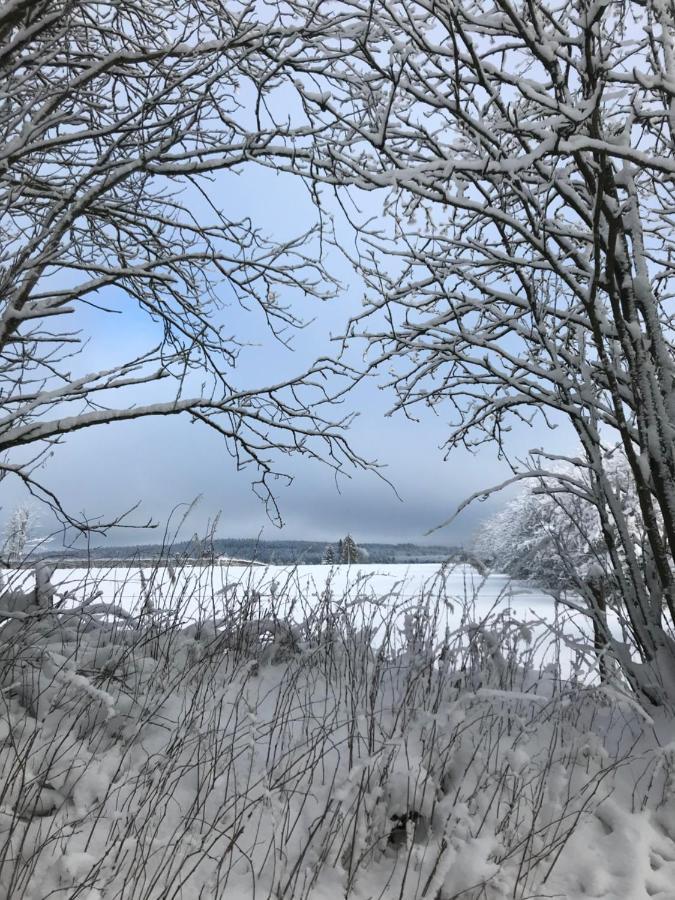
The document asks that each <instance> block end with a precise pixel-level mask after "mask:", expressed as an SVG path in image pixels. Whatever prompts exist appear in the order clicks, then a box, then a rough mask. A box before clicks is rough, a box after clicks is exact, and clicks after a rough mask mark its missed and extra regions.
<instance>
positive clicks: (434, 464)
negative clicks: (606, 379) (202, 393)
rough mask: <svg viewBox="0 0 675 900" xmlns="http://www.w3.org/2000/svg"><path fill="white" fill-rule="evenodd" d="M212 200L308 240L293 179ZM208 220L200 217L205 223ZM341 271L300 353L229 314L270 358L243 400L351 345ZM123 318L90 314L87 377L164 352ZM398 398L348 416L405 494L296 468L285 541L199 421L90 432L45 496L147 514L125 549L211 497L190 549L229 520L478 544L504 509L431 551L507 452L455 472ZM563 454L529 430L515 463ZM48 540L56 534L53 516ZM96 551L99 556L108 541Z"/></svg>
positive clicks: (471, 513)
mask: <svg viewBox="0 0 675 900" xmlns="http://www.w3.org/2000/svg"><path fill="white" fill-rule="evenodd" d="M212 187H213V190H212V192H211V195H212V196H213V197H214V198H215V200H216V202H217V203H219V204H220V205H221V206H222V207H223V208H225V209H226V210H227V211H228V212H229V213H230V214H231V215H232V216H233V217H237V216H240V215H243V214H246V215H250V216H251V218H252V219H253V220H254V221H255V222H256V223H258V224H259V225H260V226H261V227H262V228H263V229H264V230H265V231H266V233H267V234H268V235H269V236H270V237H273V238H277V239H282V238H284V237H287V236H289V235H291V234H293V233H297V232H300V231H302V230H303V226H304V225H305V224H306V222H307V221H308V220H309V216H310V215H311V214H312V210H311V208H310V205H309V201H308V198H307V196H306V194H305V192H304V189H302V188H299V187H298V186H297V185H293V184H291V183H290V181H289V179H287V178H283V177H275V176H274V175H273V173H271V172H269V171H265V170H262V171H261V170H252V171H251V172H250V173H247V174H244V175H241V176H238V177H237V176H232V175H229V176H222V177H220V178H219V179H218V181H217V182H215V183H214V184H213V186H212ZM199 212H200V211H199V210H197V213H198V214H199ZM331 265H332V267H333V270H334V271H336V273H337V274H338V275H339V276H340V277H341V279H342V280H343V282H344V288H343V290H341V292H340V294H339V296H338V297H336V299H335V300H332V301H329V302H328V303H319V302H317V301H304V302H303V303H302V305H301V309H300V313H301V314H302V315H303V317H304V318H305V319H313V320H314V321H313V323H312V324H311V325H310V326H309V327H308V328H307V329H306V330H304V331H302V332H301V333H299V334H298V335H297V336H296V338H295V340H294V350H293V352H291V351H290V350H288V349H287V348H285V347H283V346H282V345H280V344H279V343H278V342H275V341H274V340H273V339H272V338H271V337H270V335H269V333H267V332H266V330H265V328H264V323H263V321H262V319H261V317H260V316H258V315H256V314H255V313H247V312H245V311H243V310H241V309H239V308H238V307H237V306H232V307H231V308H229V309H228V310H227V312H226V313H225V316H226V318H225V321H226V322H227V323H228V330H231V331H232V332H234V333H236V334H237V335H238V336H240V337H242V338H243V339H245V340H247V341H251V342H254V343H256V344H257V346H254V347H251V348H250V349H247V350H246V351H245V353H244V354H243V356H242V367H241V373H240V374H239V375H238V376H237V378H238V384H239V385H240V386H243V387H247V388H248V387H251V386H254V385H256V386H257V385H261V386H262V385H264V384H265V383H274V382H276V381H278V380H279V378H281V377H284V376H287V375H290V374H297V373H299V372H301V371H302V370H303V367H304V366H306V365H307V364H308V363H310V362H311V361H312V360H313V359H314V358H316V356H318V355H321V354H323V353H326V352H330V351H331V350H332V349H333V348H334V343H331V340H330V338H331V336H332V335H336V334H339V333H340V330H341V327H342V324H343V323H344V321H345V320H346V318H347V317H348V316H349V315H350V314H351V313H353V312H354V311H356V310H358V309H359V308H360V306H361V302H362V296H363V292H362V289H361V288H360V286H359V284H358V282H356V281H355V280H354V278H353V277H352V276H351V275H350V273H349V271H348V269H347V267H346V265H345V264H344V262H343V261H341V260H338V259H337V258H333V259H332V261H331ZM112 299H113V301H118V305H119V306H120V308H122V309H123V310H124V312H123V313H122V314H121V315H107V314H105V315H104V314H102V313H97V312H95V311H91V310H88V311H86V312H85V314H84V315H83V317H82V321H81V326H82V327H83V330H84V331H85V332H86V333H88V334H91V336H92V339H91V341H90V343H89V345H88V346H87V347H86V348H85V350H84V352H83V359H82V361H81V364H82V366H83V367H84V366H86V367H91V366H93V367H96V368H102V367H104V366H106V365H107V364H108V363H110V362H114V361H116V360H119V359H121V358H123V357H127V356H131V354H132V353H133V351H134V350H140V349H142V348H143V347H144V346H146V345H147V343H148V340H149V338H151V329H152V326H151V325H150V324H149V323H148V322H147V320H146V319H144V318H143V317H142V316H140V315H139V313H138V312H137V311H135V310H134V309H133V308H131V309H130V307H129V304H128V303H127V302H125V300H124V298H112ZM392 403H393V396H392V395H391V394H389V393H387V392H385V391H383V390H382V389H381V388H380V386H379V385H378V384H377V383H376V382H374V381H373V382H371V383H363V384H361V385H359V387H358V388H357V389H356V390H355V391H354V392H353V394H352V395H351V396H349V397H347V398H346V399H345V403H344V409H343V410H341V412H343V413H346V412H349V411H354V412H358V413H359V415H358V417H357V419H356V420H355V422H354V424H353V426H352V428H351V430H350V432H349V438H350V441H351V443H352V445H353V447H354V448H355V449H356V450H357V452H359V453H360V455H362V456H364V457H367V458H369V459H377V460H378V461H379V462H380V463H381V464H382V466H383V469H382V473H383V474H384V475H385V476H386V478H387V479H389V480H390V481H391V482H392V483H393V485H394V486H395V488H396V491H397V493H398V496H397V493H395V491H394V490H393V489H392V488H391V487H390V486H389V485H388V484H387V483H385V482H384V481H383V480H381V479H379V478H378V477H377V476H376V475H374V474H372V473H363V472H356V473H352V476H353V477H352V478H351V479H350V478H342V479H340V480H339V482H338V483H337V484H336V481H335V478H334V475H333V473H332V472H331V471H330V470H329V469H328V468H327V467H323V466H321V465H319V464H308V463H307V462H305V461H303V460H302V459H300V460H295V461H293V460H290V461H289V460H288V459H285V460H283V466H282V468H284V469H285V470H286V471H289V472H290V473H291V474H292V475H293V476H294V481H293V484H292V485H291V486H290V487H287V486H284V485H282V484H279V489H278V492H277V499H278V502H279V507H280V510H281V514H282V516H283V519H284V522H285V525H284V527H283V529H282V530H281V531H280V530H278V529H277V528H275V527H274V526H273V525H272V523H271V522H270V521H269V519H268V517H267V516H266V513H265V509H264V506H263V504H262V503H261V502H260V501H259V500H258V499H257V498H256V497H255V495H254V494H253V493H252V491H251V487H250V483H251V480H252V479H253V478H254V477H255V476H254V472H253V470H250V471H244V472H237V471H236V469H235V466H234V464H233V461H232V460H231V458H230V456H229V455H228V454H227V452H226V451H225V448H224V446H223V443H222V439H221V438H219V437H218V436H217V435H215V434H214V433H211V432H210V431H209V430H208V429H206V428H204V427H202V426H198V425H192V424H190V422H189V421H188V420H186V419H178V418H170V419H161V420H160V419H154V420H148V421H145V422H133V423H124V424H116V425H114V426H105V427H101V428H98V429H93V430H91V431H88V432H86V431H82V432H78V433H76V434H73V435H72V436H70V437H69V438H68V441H67V443H66V444H65V445H64V446H63V447H62V448H61V449H59V450H58V451H57V453H56V454H55V456H54V458H53V459H52V460H50V461H49V463H48V465H47V468H46V470H45V472H46V478H45V480H46V482H47V484H48V485H49V487H50V488H52V489H53V490H54V491H55V492H56V493H57V494H58V495H59V496H60V497H62V498H66V499H67V506H68V508H69V509H70V510H71V511H73V512H76V513H82V512H84V513H86V514H87V515H88V516H90V517H94V516H104V517H110V516H114V515H117V514H119V513H121V512H123V511H124V510H126V509H128V508H130V507H131V506H133V505H134V504H136V503H140V506H139V508H138V510H137V511H136V512H135V514H134V516H133V518H132V521H135V522H136V523H140V522H143V521H145V520H146V519H148V518H152V519H153V520H154V521H155V522H157V523H159V525H160V528H158V529H157V530H156V531H146V530H142V531H133V532H131V531H126V530H119V531H116V532H115V533H113V534H112V535H111V537H110V540H111V541H113V542H114V543H118V544H127V543H136V542H145V541H152V542H154V541H155V540H159V539H161V525H163V523H165V522H166V520H167V517H168V516H169V515H170V513H171V510H172V509H173V508H174V507H175V506H176V505H177V504H180V503H189V502H190V501H192V500H194V499H195V498H197V497H200V500H199V502H198V504H197V505H196V507H195V509H194V511H193V512H192V514H191V516H190V520H189V522H188V523H187V524H186V532H189V533H185V534H184V536H185V537H189V536H190V535H191V534H192V533H193V532H194V531H197V532H203V530H204V529H205V528H206V526H207V523H208V521H209V520H212V519H213V518H214V517H215V516H216V515H218V514H219V515H220V522H219V527H218V530H217V532H218V535H219V536H222V537H249V536H252V535H262V537H263V538H266V539H276V538H279V537H286V538H289V539H312V540H313V539H316V540H322V541H323V540H326V541H328V540H336V539H337V538H338V537H340V536H341V535H343V534H345V533H346V532H347V531H350V532H351V533H352V534H353V535H354V536H355V538H356V539H357V541H369V540H386V541H404V540H405V541H409V540H410V541H433V542H437V543H444V544H455V543H469V542H470V540H471V537H472V535H473V533H474V532H475V530H476V527H477V525H478V523H479V522H480V520H481V519H482V518H484V517H485V516H486V515H487V514H489V513H490V512H491V511H494V509H495V508H496V507H497V506H498V504H499V503H500V500H499V499H496V498H495V499H493V500H491V501H489V502H487V503H484V504H476V505H475V506H473V507H472V508H471V509H470V510H468V511H467V512H465V513H463V514H462V515H461V516H460V517H459V518H458V519H457V520H456V521H455V522H454V523H453V524H452V525H451V526H449V527H447V528H445V529H443V530H441V531H438V532H436V533H435V534H434V535H433V536H429V537H425V532H427V531H428V530H429V529H431V528H433V527H434V526H436V525H438V524H439V523H440V522H442V521H444V520H445V519H447V518H448V517H449V516H450V515H451V514H452V512H453V511H454V509H455V507H456V506H457V505H458V504H459V503H460V502H461V501H462V500H463V499H465V498H466V497H467V496H468V495H469V494H471V493H473V492H475V491H479V490H481V489H484V488H486V487H489V486H491V485H492V484H494V483H495V482H498V481H500V480H502V479H503V478H506V477H508V475H509V470H508V468H507V467H506V465H505V464H504V463H500V462H499V461H498V460H497V454H496V450H495V449H494V448H490V447H486V448H484V449H483V450H482V451H481V452H480V453H478V454H476V455H470V454H469V453H467V452H462V451H456V452H453V453H452V454H451V455H450V457H449V458H448V460H447V461H444V460H443V451H442V450H441V449H440V446H441V444H442V443H443V441H444V440H445V438H446V437H447V434H448V422H447V418H446V416H445V415H444V411H443V409H440V410H439V415H437V416H434V415H433V414H431V413H428V414H427V415H426V417H423V418H422V420H421V421H419V422H417V423H415V422H410V421H408V420H406V419H405V418H404V417H403V416H402V415H400V414H397V415H394V416H390V417H387V415H386V414H387V412H388V411H389V409H390V408H391V406H392ZM541 446H546V447H547V448H549V449H554V450H556V451H558V452H560V451H565V450H567V449H568V448H570V447H571V446H572V442H571V440H570V438H569V436H567V435H565V433H564V432H563V431H562V429H561V430H559V431H557V432H555V433H554V434H553V435H551V433H549V432H546V431H544V430H543V429H541V428H540V427H538V428H535V429H529V428H525V427H520V428H518V429H516V430H514V432H513V433H512V438H511V445H510V448H509V449H510V451H511V453H512V454H513V455H514V456H524V455H525V454H526V453H527V451H528V450H529V449H531V448H532V447H541ZM4 498H5V499H4V502H5V506H4V509H3V511H2V514H3V515H4V516H5V518H6V517H7V515H8V514H9V513H10V512H11V509H12V507H13V506H14V505H16V504H17V503H18V502H20V501H21V500H22V495H21V491H20V490H19V488H18V487H17V486H12V485H9V484H6V485H5V490H4ZM40 521H41V527H42V529H43V530H44V529H46V528H48V527H49V525H50V521H49V519H48V517H47V516H46V515H45V514H44V513H43V514H42V515H41V519H40ZM96 543H99V541H98V540H97V541H96Z"/></svg>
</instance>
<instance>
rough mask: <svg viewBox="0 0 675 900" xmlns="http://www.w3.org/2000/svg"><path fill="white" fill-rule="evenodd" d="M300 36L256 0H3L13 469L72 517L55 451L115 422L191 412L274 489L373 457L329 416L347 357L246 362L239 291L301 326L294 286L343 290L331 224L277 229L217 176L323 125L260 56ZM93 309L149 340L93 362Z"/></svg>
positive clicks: (3, 350)
mask: <svg viewBox="0 0 675 900" xmlns="http://www.w3.org/2000/svg"><path fill="white" fill-rule="evenodd" d="M288 39H289V32H288V29H286V28H285V27H284V26H283V25H282V24H281V23H280V22H279V20H278V15H275V14H274V13H273V12H270V14H269V15H268V17H267V21H262V20H261V19H260V17H259V16H258V15H257V13H256V11H255V9H254V7H253V5H252V4H250V5H249V4H246V3H241V4H239V3H230V4H227V5H224V4H220V3H212V2H210V0H188V2H182V0H181V2H177V0H169V2H164V0H162V2H155V0H149V2H146V0H143V2H142V3H141V2H134V0H125V2H122V3H118V2H110V3H105V2H104V3H91V2H86V0H56V2H52V0H49V2H45V0H42V2H40V0H38V2H33V0H31V2H26V0H14V2H11V3H6V4H4V5H3V8H2V10H0V78H1V80H2V103H1V105H0V145H1V146H0V243H1V245H2V248H1V250H0V297H1V300H0V302H1V307H0V397H1V398H2V414H1V415H0V474H1V475H2V476H3V477H4V476H7V475H16V476H18V477H19V478H21V479H22V480H23V481H24V482H25V484H26V485H27V486H28V487H29V489H30V490H31V491H32V492H34V493H36V494H37V495H38V496H40V497H41V498H42V499H46V500H47V501H48V502H49V503H50V504H51V505H52V506H53V507H54V508H55V509H56V510H57V511H59V512H60V513H61V515H62V517H63V518H65V520H66V521H69V522H72V519H71V517H70V515H69V513H68V511H67V503H66V504H65V506H66V509H65V510H64V508H63V503H62V501H63V500H64V498H63V497H56V496H54V495H53V494H51V493H50V492H49V491H48V489H47V488H46V487H45V486H44V484H43V483H42V482H41V476H40V475H39V472H38V471H37V469H36V466H37V464H38V463H39V462H41V461H42V460H43V459H44V458H45V456H46V455H47V454H49V453H50V452H51V451H52V450H53V448H54V446H55V445H56V444H58V443H59V442H60V441H61V440H62V439H63V438H64V437H65V436H66V435H68V434H70V433H72V432H74V431H76V430H80V429H83V428H91V427H93V426H96V425H99V424H102V423H111V422H120V421H124V420H131V419H138V418H140V417H143V416H172V415H176V414H180V413H185V414H187V415H189V416H191V417H192V420H193V421H195V422H199V423H203V424H205V425H208V426H209V427H210V428H212V429H214V430H215V431H217V432H218V433H219V434H220V435H222V437H223V438H224V442H225V444H226V446H227V450H228V451H229V452H230V454H232V456H233V457H235V459H236V462H237V463H238V464H239V465H246V464H247V463H251V464H253V465H254V466H255V467H257V469H258V471H259V476H260V482H259V487H260V490H261V493H262V494H263V496H264V497H265V499H268V500H269V499H273V498H271V495H270V494H269V491H268V487H267V483H268V479H269V477H270V475H271V474H272V473H273V466H274V464H275V463H274V460H275V457H277V456H278V455H279V454H280V453H284V452H291V451H292V452H297V453H304V454H308V455H311V456H321V457H322V458H324V459H326V460H329V461H330V462H331V464H332V465H334V466H336V467H338V468H339V467H340V466H341V465H342V464H343V462H344V461H345V460H348V461H350V462H359V461H358V459H357V458H356V457H355V456H354V455H353V454H352V453H351V451H350V450H349V449H348V447H347V445H346V443H345V440H344V434H343V433H342V432H341V431H340V430H339V429H338V428H335V427H333V426H332V424H331V423H330V422H329V421H328V419H327V418H326V414H324V413H322V410H323V409H325V408H326V407H324V406H323V405H322V404H323V402H324V401H325V400H326V399H327V393H326V384H325V378H324V375H325V370H326V369H330V368H331V367H330V365H329V364H321V365H318V366H316V367H315V368H313V369H312V370H311V371H309V372H305V373H302V374H300V375H299V376H298V377H297V378H296V379H293V380H289V381H285V382H280V383H273V384H268V385H265V384H260V385H243V386H242V385H239V384H238V383H237V381H236V380H235V379H234V375H233V370H234V368H235V365H236V361H237V356H238V354H239V351H240V349H241V342H240V340H238V339H237V336H236V335H233V334H232V329H233V326H232V323H231V322H229V321H228V314H227V307H228V306H229V305H231V304H233V303H239V304H241V305H242V306H244V307H246V308H248V309H250V310H251V312H252V314H257V315H258V316H259V317H260V320H261V322H266V323H267V325H268V326H269V327H270V328H271V330H272V331H273V332H275V333H276V334H277V336H279V337H280V339H281V340H286V339H287V336H288V330H289V328H292V327H294V326H296V325H297V324H299V322H298V319H297V317H296V315H295V313H294V311H293V308H292V301H293V297H294V295H297V294H305V295H307V294H309V295H311V296H316V297H325V296H327V295H329V294H330V293H331V292H332V290H333V289H334V283H333V282H332V281H331V279H330V278H329V277H328V276H327V274H326V272H325V270H324V268H323V266H322V263H321V261H320V260H319V259H318V258H317V254H316V252H315V250H316V241H315V234H314V231H313V230H312V229H311V228H310V229H309V230H308V231H307V232H306V233H304V234H300V235H297V236H296V237H295V238H293V239H288V240H284V241H281V242H278V241H274V240H269V239H267V238H266V237H265V236H264V235H263V234H261V233H260V231H259V229H258V228H257V227H256V225H255V223H253V222H251V221H249V220H241V221H240V220H237V219H236V218H233V217H232V214H231V210H230V209H228V206H231V204H228V202H227V200H228V196H227V191H223V190H222V189H219V190H217V191H214V190H213V188H212V186H211V182H210V181H209V179H208V176H210V175H212V174H213V173H215V172H220V171H224V170H229V171H240V167H242V166H244V165H245V164H247V163H249V162H250V161H251V160H253V159H255V158H256V157H258V156H261V155H264V156H266V157H267V158H268V160H273V159H287V158H289V157H290V156H291V155H292V152H293V142H294V141H296V140H299V139H301V138H302V137H303V136H304V135H305V134H306V132H307V126H306V125H302V126H299V127H298V128H297V129H291V128H289V127H288V125H287V123H285V124H284V123H282V124H281V125H276V124H275V122H274V120H273V119H272V118H271V117H270V116H269V115H267V114H266V113H265V111H264V109H262V110H261V109H260V107H259V101H260V94H259V92H258V86H257V84H256V77H257V74H256V73H257V70H256V66H255V65H254V63H255V60H256V58H262V59H263V60H265V59H267V57H268V56H270V55H273V54H274V53H275V52H276V50H277V49H278V48H279V46H281V45H283V44H284V42H286V41H287V40H288ZM92 308H93V309H95V310H97V311H98V312H100V313H106V312H108V313H121V314H122V315H123V316H125V317H128V319H129V321H128V323H127V325H126V328H127V329H128V331H127V333H130V332H132V331H133V333H135V334H138V333H143V331H144V330H145V331H146V332H147V333H148V334H149V335H150V336H149V337H148V342H147V346H146V348H145V349H144V350H142V351H141V352H137V353H133V354H129V353H125V352H124V349H123V348H119V353H118V357H119V361H118V362H115V363H114V364H112V365H111V366H110V367H108V368H107V369H105V370H99V367H96V366H94V368H93V370H88V369H87V365H86V363H85V361H84V358H82V359H81V358H79V351H80V350H81V348H82V347H83V345H85V344H86V341H87V339H88V337H89V332H90V330H91V317H89V318H87V315H83V314H84V313H87V310H88V309H92ZM256 310H257V313H256ZM147 319H149V320H151V322H152V323H153V324H152V326H151V327H150V328H147V325H146V324H145V322H144V320H146V321H147ZM98 328H99V330H100V326H98Z"/></svg>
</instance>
